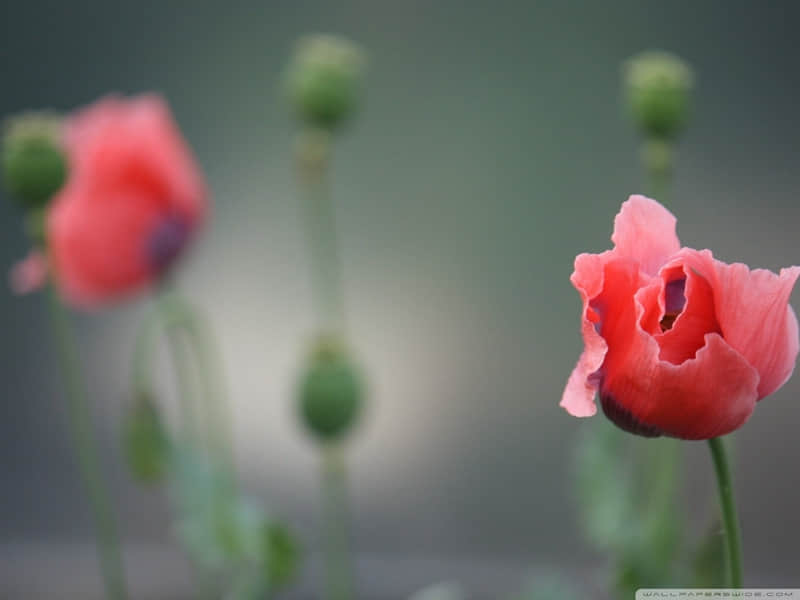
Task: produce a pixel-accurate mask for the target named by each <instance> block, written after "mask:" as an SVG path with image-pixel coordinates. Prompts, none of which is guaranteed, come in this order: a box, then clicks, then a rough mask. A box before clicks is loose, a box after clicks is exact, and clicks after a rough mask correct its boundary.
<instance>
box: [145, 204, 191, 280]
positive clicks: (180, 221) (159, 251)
mask: <svg viewBox="0 0 800 600" xmlns="http://www.w3.org/2000/svg"><path fill="white" fill-rule="evenodd" d="M190 232H191V229H190V227H189V224H188V223H187V222H186V219H184V218H182V217H180V216H178V215H169V216H166V217H164V218H163V219H162V220H161V221H160V222H159V223H158V225H156V226H155V227H154V228H153V230H152V231H151V232H150V237H149V238H148V239H147V247H146V252H147V258H148V261H149V263H150V266H151V267H152V268H153V270H154V271H155V272H157V273H160V272H162V271H164V270H165V269H167V268H168V267H169V266H170V265H171V264H172V262H173V261H174V260H175V258H176V257H177V256H178V254H180V252H181V250H182V249H183V247H184V246H185V245H186V242H187V241H188V239H189V234H190Z"/></svg>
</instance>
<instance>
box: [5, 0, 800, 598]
mask: <svg viewBox="0 0 800 600" xmlns="http://www.w3.org/2000/svg"><path fill="white" fill-rule="evenodd" d="M798 17H800V9H799V8H798V5H797V3H794V2H788V1H787V2H764V3H755V2H732V1H722V0H719V1H705V2H690V1H681V2H666V3H665V2H642V1H639V0H630V1H624V2H614V3H600V2H548V3H531V2H524V1H518V2H517V1H515V2H493V3H489V2H465V1H459V2H454V1H440V2H420V1H417V0H406V1H404V2H376V1H374V0H373V1H367V0H363V1H360V2H358V1H347V2H335V3H334V2H285V3H267V2H259V3H257V2H252V3H247V2H232V1H230V2H225V3H219V4H217V3H210V2H199V1H197V2H178V1H171V2H127V3H116V2H100V1H96V2H80V3H79V2H51V3H44V2H26V3H22V2H5V3H4V4H3V5H2V7H0V75H2V86H0V89H1V90H2V93H0V114H2V115H5V114H9V113H13V112H16V111H19V110H21V109H26V108H42V107H52V108H56V109H60V110H69V109H71V108H73V107H75V106H79V105H82V104H85V103H87V102H90V101H92V100H93V99H95V98H97V97H98V96H101V95H103V94H106V93H108V92H112V91H116V92H122V93H135V92H140V91H147V90H156V91H159V92H161V93H163V94H164V95H165V96H166V97H167V98H168V100H169V102H170V103H171V106H172V108H173V110H174V112H175V115H176V118H177V120H178V122H179V123H180V125H181V127H182V129H183V131H184V133H185V135H186V137H187V139H188V140H189V142H190V143H191V145H192V146H193V148H194V149H195V151H196V154H197V156H198V159H199V161H200V162H201V164H202V165H203V167H204V169H205V172H206V174H207V177H208V180H209V182H210V186H211V188H212V190H213V195H214V202H215V213H216V214H215V217H214V220H213V222H212V223H211V226H210V227H209V228H208V230H207V231H206V232H205V234H204V237H203V239H202V241H201V243H199V244H198V245H197V246H196V247H195V250H194V252H193V253H192V256H191V257H190V258H189V260H188V261H187V262H186V264H185V265H184V267H185V268H184V269H183V271H182V277H181V287H182V289H183V290H184V291H185V292H186V293H187V294H189V295H191V296H192V297H193V298H194V299H195V300H196V302H197V303H198V304H200V305H201V306H202V307H203V308H204V309H206V310H207V311H208V312H209V313H210V314H211V315H212V318H213V322H214V326H215V328H216V330H217V333H218V335H219V337H220V341H221V344H222V348H223V353H224V356H225V363H226V370H227V372H228V376H229V379H230V384H231V388H232V395H233V397H234V399H235V401H234V403H235V404H234V411H235V419H236V434H237V444H238V448H237V450H238V455H239V464H240V467H241V472H242V476H243V479H244V481H245V483H246V485H247V487H248V488H249V489H250V490H252V492H253V493H256V494H259V495H260V496H261V497H263V498H264V500H265V501H266V502H267V503H268V504H269V505H270V506H271V507H272V509H273V510H274V511H276V512H278V513H280V514H283V515H285V516H286V517H287V518H289V519H290V520H291V521H292V522H293V523H294V524H295V525H296V526H297V527H298V529H299V530H300V531H301V532H302V534H303V536H304V538H305V539H306V540H307V542H306V543H307V544H308V545H312V546H313V543H314V542H313V540H314V535H315V531H316V527H315V515H316V498H317V496H316V494H317V491H316V479H315V477H316V469H317V461H316V455H315V453H314V449H313V446H312V445H311V444H310V443H309V441H308V440H307V439H306V438H305V436H304V435H303V434H302V432H301V431H299V429H298V428H297V426H296V423H295V420H294V414H293V411H292V406H291V403H290V400H289V397H290V392H291V389H292V385H293V378H294V376H295V372H296V369H297V366H298V364H299V359H300V356H301V353H302V351H303V349H304V347H305V342H306V341H307V339H308V335H309V333H310V332H311V328H312V325H313V321H312V317H311V312H312V311H311V305H310V302H309V286H308V277H307V271H308V269H307V267H308V265H307V261H306V255H305V249H304V246H303V237H302V235H301V234H302V228H301V223H300V222H299V217H300V211H299V210H298V207H297V206H296V204H295V201H294V199H293V192H292V180H291V174H292V172H291V163H290V145H291V140H292V134H293V131H294V129H293V124H292V122H291V120H290V119H289V118H288V116H287V112H288V111H287V107H286V105H285V103H284V101H283V99H282V97H281V95H280V89H279V81H280V73H281V70H282V67H283V65H284V63H285V60H286V57H287V54H288V52H289V50H290V48H291V44H292V42H293V40H294V39H295V38H296V37H297V36H298V35H300V34H302V33H306V32H314V31H326V32H338V33H343V34H346V35H348V36H351V37H352V38H354V39H355V40H357V41H358V42H360V43H361V44H363V46H364V47H365V48H366V49H367V50H368V52H369V57H370V69H369V77H368V81H367V94H366V99H365V105H364V110H363V111H362V113H361V114H360V116H359V118H358V119H357V122H356V123H355V124H354V126H353V127H351V128H350V129H349V130H348V132H347V133H346V135H345V136H343V137H342V139H341V140H340V143H339V144H338V145H337V148H336V158H335V192H334V193H335V201H336V210H337V220H338V224H339V228H340V235H341V245H342V256H343V260H344V264H345V267H344V277H345V284H346V295H347V302H348V311H349V321H350V323H351V325H352V338H353V343H354V346H355V347H356V348H357V351H358V353H359V356H360V357H361V360H362V363H363V364H364V366H365V368H366V369H367V370H368V372H369V374H370V380H371V396H370V406H369V412H368V415H367V418H366V419H365V422H364V424H363V427H362V428H361V430H360V432H359V434H358V436H357V438H356V439H355V440H354V443H353V444H352V448H351V458H352V465H353V472H352V479H353V493H354V502H355V513H356V516H357V519H356V545H357V549H358V551H359V553H360V554H362V555H366V556H381V557H386V558H387V562H391V559H392V557H396V558H397V560H398V561H402V559H403V557H406V558H407V557H416V558H420V557H444V556H446V557H450V558H452V559H454V560H464V561H473V562H478V563H480V562H481V561H489V562H491V563H492V564H501V565H502V564H515V565H531V566H535V565H545V566H548V565H549V566H555V567H564V568H579V567H581V566H584V565H585V566H592V565H598V564H602V560H601V558H600V557H598V556H596V555H595V554H594V553H592V552H591V551H590V550H589V549H588V548H587V547H586V545H585V544H584V542H583V540H582V537H581V534H580V531H579V528H578V526H577V524H576V523H577V519H576V507H575V502H574V501H573V499H572V487H571V480H570V460H571V453H572V448H573V446H574V444H575V441H576V440H577V439H578V436H579V435H580V431H581V428H582V427H585V426H586V424H585V422H581V421H578V420H575V419H572V418H570V417H568V416H567V415H566V414H565V413H564V412H563V411H562V410H561V409H560V408H558V406H557V403H558V400H559V398H560V394H561V390H562V387H563V385H564V382H565V380H566V377H567V375H568V374H569V371H570V369H571V368H572V366H573V364H574V361H575V360H576V358H577V356H578V353H579V351H580V339H579V334H578V310H579V300H578V295H577V293H575V291H574V290H573V289H572V287H571V286H570V284H569V281H568V277H569V274H570V272H571V268H572V260H573V258H574V256H575V254H577V253H578V252H581V251H585V250H588V251H600V250H603V249H605V248H607V247H608V246H609V245H610V242H609V240H608V237H609V235H610V232H611V224H612V219H613V216H614V214H615V213H616V212H617V210H618V207H619V204H620V203H621V202H622V201H623V200H624V199H625V198H626V197H627V196H628V195H629V194H630V193H634V192H638V191H641V188H642V186H641V177H640V171H639V168H638V164H637V152H638V146H637V144H638V142H637V138H636V135H635V132H634V131H632V128H631V127H630V126H629V124H628V122H627V120H626V118H625V115H624V114H623V111H622V109H621V107H620V91H619V72H620V64H621V62H622V61H623V60H624V59H625V58H627V57H628V56H630V55H631V54H633V53H635V52H637V51H639V50H642V49H645V48H650V47H657V48H665V49H669V50H672V51H675V52H677V53H679V54H680V55H682V56H683V57H685V58H686V59H687V60H688V61H690V62H691V64H692V65H693V66H694V68H695V69H696V74H697V83H698V85H697V90H696V96H695V98H696V101H695V109H694V118H693V122H692V124H691V127H690V129H689V130H688V132H687V134H686V136H685V137H684V139H683V140H682V143H681V144H680V154H679V157H678V164H677V174H678V175H677V184H676V190H675V194H674V199H673V201H672V203H671V207H672V209H673V210H674V212H675V213H676V214H677V216H678V219H679V235H680V236H681V239H682V241H683V242H684V243H685V244H686V245H689V246H693V247H698V248H704V247H709V248H712V249H713V250H714V252H715V254H716V255H717V256H719V257H720V258H722V259H724V260H727V261H729V262H733V261H744V262H747V263H749V264H750V265H752V266H762V267H767V268H771V269H778V268H780V267H782V266H788V265H790V264H793V263H797V262H798V249H800V244H798V237H797V224H798V222H800V202H798V190H800V169H798V168H797V161H798V157H800V119H798V113H797V106H798V70H797V57H798V52H797V50H798V42H797V31H796V26H797V22H798ZM0 200H2V201H1V202H0V228H1V229H0V257H2V260H1V261H0V262H2V263H3V264H4V265H7V266H10V265H11V264H12V263H13V261H14V260H16V259H18V258H20V257H21V256H23V255H24V254H25V252H26V251H27V246H26V241H25V238H24V236H23V233H22V230H21V220H20V218H19V216H18V214H17V213H16V212H15V211H14V209H13V207H12V206H11V205H10V204H9V202H7V201H5V200H6V198H5V197H3V198H2V199H0ZM3 268H5V267H3ZM798 299H800V296H798V294H797V293H795V294H794V302H795V305H798ZM42 300H43V299H42V298H39V297H31V298H25V299H19V298H15V297H12V296H11V295H10V293H9V292H4V293H2V294H0V381H2V382H3V383H2V390H3V392H4V393H3V400H2V402H0V473H2V480H1V481H0V542H2V543H3V544H6V545H8V546H9V547H11V546H10V545H11V544H16V543H20V542H31V541H36V542H42V543H59V544H63V543H66V542H79V541H82V540H85V541H88V540H90V539H91V526H90V519H89V516H88V514H87V510H86V505H85V502H84V497H83V494H82V490H81V488H80V487H79V484H78V481H77V479H76V471H75V466H74V464H73V462H72V460H71V458H70V453H69V445H68V442H67V440H66V438H65V436H64V433H63V430H64V417H65V415H64V412H63V407H62V403H61V400H60V398H59V396H58V389H59V387H58V386H59V381H58V379H57V377H56V374H57V372H56V371H54V357H53V354H52V352H51V350H50V347H49V332H48V330H47V322H46V321H45V319H44V314H43V308H44V306H43V301H42ZM146 305H147V302H146V300H143V299H137V300H135V301H132V302H130V303H128V304H126V305H124V306H122V307H117V308H114V309H112V310H107V311H104V312H102V313H100V314H95V315H90V316H78V317H77V322H78V326H79V328H80V334H81V335H80V338H81V339H80V341H81V344H82V350H83V353H84V359H85V361H86V363H87V369H89V370H90V372H91V374H92V377H91V381H90V386H91V391H92V393H93V397H94V398H95V399H96V415H97V419H98V425H99V427H100V435H101V436H102V438H103V443H104V444H105V445H106V446H107V448H108V452H107V454H106V458H107V469H108V472H109V476H110V477H111V478H112V480H113V484H114V495H115V499H116V500H117V502H118V506H119V512H120V515H121V519H122V520H123V522H124V525H123V529H124V534H125V538H126V541H127V542H128V543H129V544H131V545H135V544H137V543H148V544H150V543H152V544H162V543H163V544H168V543H170V537H169V533H168V531H167V526H166V524H167V522H168V521H167V517H168V510H167V506H166V502H165V500H164V499H163V497H162V495H161V494H160V493H158V492H153V491H148V490H145V489H142V488H140V487H137V486H136V485H135V484H134V483H133V482H131V481H130V480H129V479H128V476H127V475H126V474H125V472H124V469H123V468H122V467H121V466H120V462H119V461H120V457H119V456H118V452H117V450H116V448H117V441H116V439H117V427H118V425H117V422H118V417H119V414H120V411H121V410H122V406H123V403H124V400H125V398H126V394H127V392H128V387H127V384H128V375H129V373H128V368H129V356H130V353H131V345H132V339H131V338H132V335H133V334H134V332H135V330H136V327H137V324H138V322H139V321H140V319H141V317H142V315H143V312H144V310H145V309H146ZM799 395H800V379H798V378H795V379H794V380H792V381H790V382H789V383H788V384H787V385H786V386H785V387H784V388H783V389H782V390H780V391H779V392H778V393H776V394H775V395H774V396H772V397H770V398H768V399H767V400H765V401H764V402H763V403H762V404H761V405H760V406H759V407H758V408H757V410H756V412H755V414H754V416H753V417H752V419H751V421H750V422H749V423H748V424H747V426H746V427H744V428H743V429H742V430H741V431H740V432H739V433H737V435H736V443H737V463H738V470H737V473H736V477H737V488H738V491H739V494H740V495H739V499H740V508H741V516H742V519H743V522H744V536H745V542H746V545H745V548H746V556H745V559H746V560H745V562H746V565H747V567H748V569H749V571H750V573H751V578H750V583H752V584H753V585H757V584H760V585H769V584H774V585H790V584H794V585H798V583H799V582H800V579H798V574H797V564H798V563H800V555H798V551H797V543H796V540H794V539H793V537H794V536H795V534H797V533H800V512H798V510H797V495H798V492H799V491H800V474H798V469H797V462H798V458H799V457H800V454H799V453H798V445H797V435H796V427H797V424H798V421H800V402H798V396H799ZM685 447H686V450H685V452H686V458H687V465H688V473H687V486H686V489H687V493H686V498H685V500H686V504H687V507H689V509H690V511H691V513H692V515H693V518H694V519H696V521H697V523H704V522H705V521H704V519H705V518H706V517H707V516H708V515H709V514H711V512H712V510H713V509H714V500H715V498H714V496H713V494H714V491H713V487H712V485H711V484H712V472H711V469H710V465H709V459H708V457H707V455H706V448H705V447H704V446H703V445H702V444H686V445H685ZM7 552H9V553H10V555H14V552H13V551H7ZM471 573H472V576H473V577H477V575H475V572H474V571H471ZM426 576H427V575H426ZM468 576H469V575H468ZM411 579H413V578H411ZM411 579H409V581H411ZM408 585H409V588H410V589H409V590H408V592H410V591H411V590H412V589H413V586H412V585H411V583H409V584H408ZM511 585H512V584H511V583H510V584H509V586H511ZM0 589H1V588H0Z"/></svg>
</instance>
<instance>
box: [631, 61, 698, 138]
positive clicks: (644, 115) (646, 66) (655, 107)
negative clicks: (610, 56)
mask: <svg viewBox="0 0 800 600" xmlns="http://www.w3.org/2000/svg"><path fill="white" fill-rule="evenodd" d="M624 79H625V88H626V90H625V91H626V95H627V101H628V105H629V109H630V111H631V115H632V116H633V119H634V121H635V122H636V124H637V126H638V127H639V128H640V129H641V130H642V131H643V132H644V133H645V135H647V136H649V137H655V138H661V139H674V138H675V137H677V136H678V134H680V132H681V130H682V129H683V127H684V125H685V124H686V121H687V120H688V117H689V104H690V94H691V91H692V85H693V81H694V77H693V75H692V70H691V68H690V67H689V65H687V64H686V63H685V62H683V61H682V60H681V59H680V58H678V57H677V56H674V55H673V54H670V53H668V52H661V51H653V50H650V51H646V52H642V53H641V54H638V55H637V56H634V57H633V58H631V59H628V61H627V62H626V63H625V66H624Z"/></svg>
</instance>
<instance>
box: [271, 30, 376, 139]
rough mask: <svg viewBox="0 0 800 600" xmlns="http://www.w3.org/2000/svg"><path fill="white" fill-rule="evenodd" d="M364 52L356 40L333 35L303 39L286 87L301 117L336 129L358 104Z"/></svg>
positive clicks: (297, 49)
mask: <svg viewBox="0 0 800 600" xmlns="http://www.w3.org/2000/svg"><path fill="white" fill-rule="evenodd" d="M364 63H365V60H364V55H363V53H362V51H361V50H360V49H359V48H358V47H357V46H356V45H355V44H353V43H352V42H350V41H349V40H346V39H344V38H341V37H337V36H333V35H313V36H307V37H303V38H301V39H300V41H299V42H298V44H297V47H296V50H295V54H294V56H293V58H292V60H291V63H290V64H289V69H288V72H287V76H286V86H287V91H288V95H289V99H290V101H291V103H292V105H293V107H294V109H295V111H296V112H297V114H298V115H299V117H300V118H301V119H302V120H303V121H305V122H306V123H308V124H309V125H312V126H315V127H322V128H324V129H333V128H335V127H336V126H338V125H340V124H341V123H342V122H343V121H344V120H345V119H346V118H347V117H349V116H350V114H352V113H353V111H354V110H355V109H356V107H357V105H358V99H359V92H360V87H361V76H362V73H363V70H364Z"/></svg>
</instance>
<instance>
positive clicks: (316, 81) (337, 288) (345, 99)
mask: <svg viewBox="0 0 800 600" xmlns="http://www.w3.org/2000/svg"><path fill="white" fill-rule="evenodd" d="M364 62H365V60H364V55H363V53H362V52H361V49H360V48H358V46H356V45H355V44H353V43H352V42H350V41H349V40H346V39H344V38H341V37H338V36H332V35H312V36H306V37H303V38H301V39H300V40H299V42H298V44H297V47H296V49H295V52H294V55H293V56H292V59H291V61H290V63H289V67H288V70H287V73H286V91H287V96H288V98H289V100H290V102H291V104H292V108H293V110H294V112H295V114H296V116H297V117H298V118H299V120H300V122H301V123H302V129H301V131H300V133H299V135H298V137H297V141H296V144H295V171H296V177H297V186H298V190H299V193H300V195H301V202H302V206H303V211H304V213H305V219H304V221H305V225H306V229H307V235H306V239H307V242H308V248H309V258H310V262H311V288H312V295H313V302H314V309H315V313H316V317H317V320H318V324H317V330H316V340H315V343H314V346H313V347H312V350H311V353H310V357H309V359H310V360H309V363H308V365H307V366H306V370H305V373H304V374H303V376H302V378H301V382H300V386H299V408H300V414H301V417H302V419H303V421H304V424H305V425H306V427H307V429H308V430H309V432H310V433H311V434H312V435H314V437H315V438H316V439H317V441H318V442H319V443H320V449H321V452H322V478H321V486H322V495H323V505H324V507H325V509H324V511H323V519H324V526H323V528H324V530H325V532H326V534H325V540H326V541H325V551H324V560H325V573H326V589H327V598H328V600H351V599H352V598H354V596H355V592H354V587H355V586H354V582H353V568H352V565H351V560H352V559H351V556H350V551H349V548H348V532H347V529H348V528H347V519H346V514H347V506H346V505H347V491H346V482H347V472H346V461H345V460H344V456H343V442H344V441H345V438H346V435H347V434H348V433H350V431H351V430H352V427H353V424H354V423H355V421H356V419H357V417H358V413H359V409H360V407H361V399H362V389H361V382H360V377H359V374H358V371H357V369H356V368H355V366H354V365H353V364H352V362H351V361H350V358H349V356H348V353H347V348H346V335H345V329H346V327H345V309H344V298H343V294H342V283H341V265H340V261H339V252H338V247H337V239H336V223H335V215H334V210H333V203H332V202H331V188H330V180H329V171H330V157H331V147H332V146H331V141H332V138H333V135H334V133H335V132H336V131H338V130H339V128H340V127H341V126H342V125H343V124H344V123H345V122H346V121H347V120H348V119H349V118H350V117H351V116H352V115H353V113H354V112H355V109H356V108H357V106H358V103H359V92H360V87H361V75H362V71H363V67H364Z"/></svg>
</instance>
